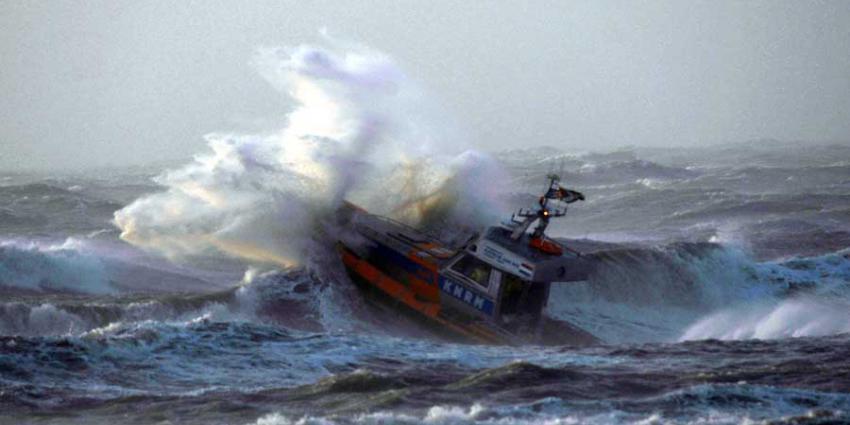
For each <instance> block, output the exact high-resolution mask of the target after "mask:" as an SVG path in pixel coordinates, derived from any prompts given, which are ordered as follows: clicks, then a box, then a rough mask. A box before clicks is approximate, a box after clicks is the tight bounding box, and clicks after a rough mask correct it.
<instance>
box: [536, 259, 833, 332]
mask: <svg viewBox="0 0 850 425" xmlns="http://www.w3.org/2000/svg"><path fill="white" fill-rule="evenodd" d="M591 257H592V258H593V260H595V261H597V262H598V266H597V271H596V272H595V274H594V275H592V276H591V278H590V279H589V280H588V281H587V282H576V283H562V284H556V285H555V286H554V288H553V293H552V299H551V300H550V304H549V311H550V314H553V315H554V316H556V317H560V318H564V319H566V320H569V321H571V322H573V323H576V324H578V325H580V326H582V327H583V328H584V329H586V330H588V331H590V332H591V333H594V334H595V335H597V336H600V337H602V338H603V339H604V340H605V341H608V342H611V343H620V342H628V341H633V342H640V341H665V340H666V341H676V340H692V339H708V338H717V339H749V338H783V337H801V336H821V335H834V334H840V333H845V332H850V308H849V307H850V285H848V282H850V252H848V251H846V250H845V251H841V252H837V253H833V254H828V255H823V256H817V257H809V258H796V259H791V260H784V261H782V260H780V261H768V262H757V261H755V260H753V259H752V258H751V257H750V256H749V255H747V254H746V253H744V252H743V251H741V250H738V249H734V248H731V247H727V246H722V245H716V244H710V243H700V244H686V243H677V244H673V245H668V246H664V247H659V248H623V249H614V250H609V251H604V252H601V253H600V254H596V255H591Z"/></svg>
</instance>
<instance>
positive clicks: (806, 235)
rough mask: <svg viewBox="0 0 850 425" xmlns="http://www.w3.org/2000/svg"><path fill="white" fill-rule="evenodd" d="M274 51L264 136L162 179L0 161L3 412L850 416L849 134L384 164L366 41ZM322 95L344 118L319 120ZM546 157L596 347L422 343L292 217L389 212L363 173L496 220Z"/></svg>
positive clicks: (595, 418) (573, 294)
mask: <svg viewBox="0 0 850 425" xmlns="http://www.w3.org/2000/svg"><path fill="white" fill-rule="evenodd" d="M286 54H287V55H290V54H291V55H294V57H295V58H296V59H299V60H301V62H299V61H298V60H295V59H292V60H289V61H288V62H284V64H285V66H284V69H283V71H281V70H279V69H277V70H276V68H274V67H272V68H271V70H268V69H266V71H267V73H271V74H275V72H282V73H284V74H287V73H289V74H292V73H293V72H294V73H296V74H298V75H299V76H300V77H303V78H306V80H303V79H302V80H300V81H299V82H296V83H292V82H291V81H290V82H289V83H287V84H295V87H300V88H301V89H302V92H301V94H300V95H298V94H296V95H295V96H296V98H299V99H300V102H301V105H302V109H299V110H297V111H296V112H295V113H294V114H293V115H292V116H290V117H289V120H290V122H289V124H288V125H287V127H286V130H285V131H284V132H283V133H282V134H280V135H277V136H263V137H258V136H257V137H248V136H245V137H230V136H211V138H210V145H211V148H212V149H211V150H212V151H213V153H212V154H209V156H201V157H199V158H196V159H195V160H194V161H193V162H191V163H190V165H187V166H182V168H181V167H165V169H167V170H170V171H168V172H167V173H165V174H163V171H164V170H163V169H161V168H162V167H154V168H151V169H135V170H126V169H125V170H97V171H92V172H80V173H73V174H72V173H69V174H57V173H51V174H49V175H48V174H38V173H18V174H9V173H7V174H2V175H0V423H2V424H7V423H8V424H18V423H51V424H52V423H55V424H69V423H70V424H73V423H80V424H83V423H85V424H89V423H140V424H148V423H186V424H194V423H197V424H289V423H304V424H312V423H316V424H329V423H411V424H413V423H434V424H442V423H445V424H463V423H491V424H513V423H545V424H562V423H563V424H570V423H667V422H672V423H741V422H762V421H763V422H766V423H841V422H847V421H850V360H848V358H850V148H848V147H846V146H838V145H831V146H826V145H823V146H814V147H813V146H805V147H801V146H796V145H794V144H784V143H779V142H775V141H769V140H763V141H757V142H753V143H750V144H740V145H728V146H718V147H711V148H700V149H683V148H671V149H645V148H624V149H620V150H616V151H613V152H567V151H561V150H558V149H555V148H534V149H519V150H512V151H502V152H496V153H493V155H484V154H470V153H466V154H461V155H460V156H457V157H454V158H450V159H439V158H437V157H435V156H433V155H432V152H427V151H424V152H418V151H417V149H419V148H418V147H415V149H414V148H410V147H408V148H405V149H401V151H402V152H401V153H398V152H391V153H388V152H387V151H386V150H380V149H378V148H376V147H371V146H369V144H370V143H372V142H374V141H375V140H378V139H381V138H387V139H392V140H398V139H399V138H404V137H407V136H409V135H410V134H413V135H415V136H417V137H419V136H421V132H417V131H413V132H409V131H398V128H397V126H396V127H394V128H395V129H394V130H393V131H391V132H389V133H387V132H386V129H387V128H388V127H393V126H392V125H390V124H391V123H392V119H391V118H393V117H394V116H395V115H394V114H396V113H398V112H399V110H398V109H397V108H393V107H389V106H386V105H384V106H380V107H379V106H375V105H380V102H377V103H376V102H375V101H374V97H373V96H372V95H371V94H372V93H373V91H374V90H375V87H376V86H378V90H379V91H380V92H381V93H383V92H384V91H386V90H384V88H382V87H384V85H382V84H383V83H380V82H382V81H387V80H386V79H387V78H389V79H390V80H391V81H392V82H393V84H390V85H388V86H391V87H392V89H391V90H388V91H387V93H389V96H393V97H395V96H397V95H398V93H400V92H404V91H405V90H406V89H405V87H407V86H406V85H405V84H406V83H404V80H403V79H400V78H401V77H400V76H399V75H397V73H396V72H395V71H394V70H393V69H392V68H391V67H389V65H388V62H386V61H385V60H384V59H385V58H381V57H380V56H377V57H376V56H374V55H371V53H370V54H368V55H366V56H359V57H354V59H351V58H348V59H346V61H343V62H339V61H336V59H335V57H334V56H332V55H331V56H323V55H322V54H321V51H314V50H306V51H305V50H303V49H302V50H300V51H296V52H295V53H292V52H287V53H286ZM370 55H371V56H370ZM364 58H365V59H364ZM370 58H371V59H370ZM376 58H377V59H376ZM367 59H369V60H367ZM370 60H371V62H370ZM335 61H336V62H335ZM305 64H307V65H309V66H307V67H306V68H305V67H304V65H305ZM299 66H301V67H300V68H299ZM293 69H294V70H293ZM377 71H380V72H377ZM289 74H287V75H289ZM376 75H378V76H380V78H378V77H376ZM290 76H291V75H290ZM317 76H318V77H317ZM367 77H368V78H367ZM316 79H318V80H320V81H322V82H323V83H322V84H320V85H316V84H312V85H311V84H310V83H311V82H315V81H316ZM305 81H306V85H303V84H305ZM328 81H330V82H331V83H332V84H330V83H329V84H325V82H328ZM379 83H380V84H379ZM340 84H342V85H343V87H342V88H341V87H340V86H339V85H340ZM286 87H290V88H291V87H292V86H291V85H290V86H286ZM305 93H307V94H305ZM340 93H341V94H340ZM367 94H368V96H367ZM299 96H300V97H299ZM335 96H336V97H335ZM381 96H383V95H381ZM316 98H318V100H315V99H316ZM316 102H318V103H316ZM364 103H365V104H368V105H370V107H369V108H365V109H364V107H363V106H362V104H364ZM329 105H330V106H333V105H336V106H337V109H335V115H334V116H333V117H331V118H332V119H329V120H330V121H332V122H334V123H336V122H338V121H339V120H342V122H343V123H344V125H340V126H338V127H339V128H336V127H333V126H331V127H333V128H335V130H334V131H326V129H327V127H326V126H324V127H322V128H323V129H325V130H322V131H319V130H317V128H315V127H311V125H312V124H315V123H316V120H315V119H307V118H305V115H306V116H312V115H311V114H319V115H320V116H321V114H322V113H323V111H325V110H326V109H327V108H328V107H330V106H329ZM352 111H355V112H356V113H353V112H352ZM401 112H402V113H403V114H407V113H408V112H409V111H405V110H401ZM304 122H306V123H308V124H310V125H307V124H304V125H301V124H303V123H304ZM299 123H301V124H299ZM376 123H380V124H376ZM296 124H298V125H296ZM325 124H327V123H325ZM305 126H306V127H305ZM305 133H306V134H316V137H317V138H313V139H311V142H310V144H308V146H307V148H306V149H302V150H299V152H298V153H297V154H296V153H293V152H292V151H287V150H286V149H279V147H280V146H290V147H291V146H292V145H293V144H296V145H297V144H298V143H303V142H304V140H305V138H304V134H305ZM379 134H380V135H379ZM376 135H379V136H376ZM335 140H348V142H347V143H343V144H341V145H335V144H333V141H335ZM317 143H318V144H317ZM317 146H318V148H317ZM302 148H303V146H302ZM317 152H318V153H322V155H317ZM328 152H331V153H332V155H325V154H327V153H328ZM376 153H380V155H379V157H381V158H386V157H387V156H390V157H392V155H397V157H398V158H404V163H405V164H406V166H405V167H404V168H402V169H399V168H392V167H389V169H381V168H380V167H375V166H373V165H371V164H370V163H369V161H368V160H366V159H365V158H369V157H370V156H374V154H376ZM293 155H294V156H293ZM425 157H427V158H437V159H429V160H428V161H427V162H424V163H423V162H421V161H420V162H418V163H417V161H418V159H417V158H419V159H421V158H425ZM293 158H295V159H293ZM295 160H297V161H296V165H297V166H298V167H301V168H299V169H295V168H293V166H292V164H293V161H295ZM305 164H306V165H309V167H304V166H305ZM340 164H343V165H344V166H341V165H340ZM364 164H365V165H364ZM411 164H413V165H411ZM298 167H296V168H298ZM340 170H346V172H345V173H340ZM400 170H401V171H400ZM482 170H483V171H482ZM295 171H297V172H295ZM352 171H356V173H352ZM548 172H558V173H560V174H561V176H562V180H563V182H564V184H565V185H566V186H568V187H570V188H574V189H577V190H580V191H582V192H584V193H585V195H586V196H587V201H585V202H583V203H578V204H573V205H571V206H570V210H569V214H568V216H567V217H565V218H563V219H560V221H558V222H555V223H554V224H553V225H552V226H551V228H550V233H551V234H552V235H554V236H558V237H560V238H562V239H563V240H564V241H565V243H567V244H569V245H570V246H572V247H574V248H577V249H580V250H583V251H585V252H588V253H589V254H588V255H590V256H592V257H594V258H595V259H596V260H598V261H599V263H600V264H601V265H602V266H601V267H599V268H598V270H597V271H596V273H595V274H594V275H593V276H591V278H590V279H589V280H588V281H586V282H577V283H562V284H556V285H555V286H554V287H553V293H552V297H551V299H550V303H549V305H548V307H547V314H549V315H551V316H554V317H557V318H561V319H564V320H568V321H570V322H572V323H575V324H576V325H578V326H580V327H582V328H584V329H586V330H588V331H589V332H591V333H593V334H595V335H597V336H599V337H600V338H601V339H602V340H603V341H604V342H603V343H602V344H601V345H598V346H594V347H586V348H575V347H567V346H564V347H545V348H544V347H532V346H529V347H491V346H477V345H464V344H457V343H449V342H445V341H441V340H439V339H435V338H434V337H432V336H431V335H429V334H427V333H425V332H424V331H423V330H422V329H420V328H419V327H418V326H417V325H416V324H415V323H411V322H409V321H408V319H402V318H399V317H395V316H388V315H387V313H386V312H381V311H375V310H373V309H372V308H370V307H369V306H368V305H367V304H366V303H364V301H363V299H362V298H361V295H360V294H359V293H358V292H357V291H356V290H355V289H354V287H353V286H352V285H351V284H350V282H349V281H348V278H347V277H346V276H345V274H344V273H343V272H342V270H341V269H340V264H339V260H338V258H337V257H336V255H335V254H334V251H333V249H332V246H330V245H328V243H329V242H330V243H331V245H332V241H333V236H334V233H333V232H334V230H333V228H332V227H322V226H321V225H320V224H319V223H316V222H312V221H309V220H308V219H309V218H310V216H312V215H316V214H319V213H318V211H321V210H323V209H326V208H327V207H328V206H332V205H333V203H332V202H331V200H334V199H339V198H342V197H349V198H350V197H355V198H359V199H360V200H361V201H363V202H365V203H367V204H370V206H371V207H374V208H379V209H380V207H382V206H383V207H384V209H385V210H389V209H388V208H387V205H381V204H380V203H376V202H375V198H376V197H375V194H374V193H369V190H365V191H364V190H362V187H363V186H364V185H365V186H368V184H372V183H375V182H378V183H381V186H380V187H381V190H380V192H381V193H380V194H379V195H381V196H382V197H383V198H392V197H393V196H400V195H394V194H395V193H397V192H393V191H392V190H390V189H392V187H391V186H392V185H391V183H387V181H381V178H382V176H384V177H386V176H387V175H392V176H396V177H398V176H399V175H400V174H399V173H402V174H403V175H407V176H408V177H410V178H409V179H400V180H399V184H400V187H399V188H397V189H402V190H401V192H403V193H407V194H409V193H410V192H411V187H410V185H411V184H412V183H411V181H413V182H415V186H416V187H417V188H420V189H422V188H423V187H424V188H425V189H423V190H422V192H423V193H417V195H416V196H413V197H410V199H401V198H399V199H394V200H393V202H392V203H393V204H395V205H414V204H415V205H416V208H414V209H415V210H417V211H420V210H421V209H422V208H425V206H427V207H433V205H434V204H440V202H443V201H445V199H446V197H448V198H452V199H453V203H452V205H453V208H455V209H456V211H457V210H458V209H459V211H461V212H462V214H460V215H463V216H467V215H468V213H469V211H477V210H476V209H475V207H476V206H478V207H481V206H486V207H487V209H490V210H495V211H498V212H499V214H501V213H503V212H504V211H503V210H501V209H500V208H502V207H504V206H509V207H518V206H527V205H529V204H531V203H533V202H534V199H535V196H536V195H537V194H538V193H539V192H540V191H541V190H542V188H543V185H544V184H545V174H546V173H548ZM369 173H371V174H372V175H371V177H369V178H366V179H364V180H362V181H360V182H359V184H360V186H361V187H360V189H361V190H360V191H359V192H358V191H357V189H358V188H357V187H353V188H352V187H349V186H350V185H351V184H352V182H353V180H352V178H353V177H352V176H357V177H359V176H361V175H366V174H369ZM405 173H406V174H405ZM155 176H158V177H156V178H155V179H154V177H155ZM411 176H412V177H411ZM494 176H495V177H494ZM355 180H356V179H355ZM497 180H498V181H500V183H499V184H498V190H492V186H496V185H495V184H493V185H490V184H489V183H493V182H495V181H497ZM293 181H295V183H293ZM393 181H396V180H393ZM354 183H357V182H354ZM388 185H389V186H388ZM317 187H318V188H320V189H321V190H318V191H314V190H313V189H316V188H317ZM470 188H471V189H472V190H470ZM447 193H448V195H447ZM307 194H309V196H307ZM434 194H436V195H434ZM476 196H480V198H476ZM467 198H471V199H473V200H474V201H475V202H471V203H464V202H463V201H464V200H465V199H467ZM435 199H436V200H435ZM384 200H386V199H384ZM370 201H371V203H370ZM423 204H426V205H425V206H423ZM299 211H302V212H309V213H310V214H308V215H307V216H305V215H303V214H298V212H299ZM396 212H398V211H396ZM402 213H403V214H402V215H404V211H402ZM477 219H478V220H487V219H489V217H487V214H481V215H480V216H478V217H477ZM311 235H312V236H311Z"/></svg>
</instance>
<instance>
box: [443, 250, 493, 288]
mask: <svg viewBox="0 0 850 425" xmlns="http://www.w3.org/2000/svg"><path fill="white" fill-rule="evenodd" d="M490 269H491V267H490V266H489V265H488V264H487V263H485V262H483V261H481V260H479V259H477V258H475V257H473V256H471V255H465V256H464V257H463V258H461V259H460V260H458V262H456V263H455V264H454V265H453V266H452V270H454V271H456V272H458V273H460V274H462V275H464V276H466V277H468V278H470V279H472V280H473V281H475V283H477V284H479V285H481V286H482V287H484V288H487V287H488V286H490Z"/></svg>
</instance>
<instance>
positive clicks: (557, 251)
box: [528, 238, 564, 255]
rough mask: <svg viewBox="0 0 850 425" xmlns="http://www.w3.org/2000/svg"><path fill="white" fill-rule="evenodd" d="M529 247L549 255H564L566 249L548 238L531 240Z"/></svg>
mask: <svg viewBox="0 0 850 425" xmlns="http://www.w3.org/2000/svg"><path fill="white" fill-rule="evenodd" d="M528 245H529V246H530V247H532V248H534V249H536V250H538V251H540V252H543V253H545V254H549V255H562V254H563V253H564V248H563V247H561V245H559V244H558V243H557V242H554V241H551V240H549V239H546V238H531V242H529V243H528Z"/></svg>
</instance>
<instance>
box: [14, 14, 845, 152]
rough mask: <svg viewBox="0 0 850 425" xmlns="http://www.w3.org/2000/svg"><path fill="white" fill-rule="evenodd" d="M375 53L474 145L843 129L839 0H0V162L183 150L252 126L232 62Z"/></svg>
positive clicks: (275, 107)
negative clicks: (335, 40) (266, 52)
mask: <svg viewBox="0 0 850 425" xmlns="http://www.w3.org/2000/svg"><path fill="white" fill-rule="evenodd" d="M323 27H324V28H327V29H328V30H329V31H330V33H331V34H334V35H337V36H341V37H344V38H347V39H351V40H353V41H357V42H360V43H363V44H366V45H369V46H372V47H374V48H377V49H379V50H382V51H384V52H386V53H388V54H389V55H391V56H392V57H393V58H395V59H396V60H397V62H399V63H400V64H401V66H402V67H403V68H404V69H405V70H406V71H407V73H408V74H409V75H410V76H412V77H413V78H415V79H416V80H418V81H419V82H420V83H421V84H422V85H423V86H424V87H426V88H427V89H428V91H429V92H430V94H431V95H432V96H433V97H434V98H435V99H437V101H438V102H439V103H440V104H441V105H442V106H443V107H444V108H445V110H446V111H447V113H448V114H450V116H455V117H457V120H456V121H457V123H459V124H460V125H461V126H462V127H463V128H464V130H465V131H466V133H468V134H469V135H470V137H471V139H472V143H473V144H474V145H475V146H477V147H479V148H501V147H508V146H514V145H540V144H549V145H556V146H565V147H572V148H578V149H588V150H593V149H606V148H610V147H615V146H620V145H627V144H634V145H656V146H657V145H697V144H705V143H718V142H734V141H742V140H748V139H754V138H762V137H772V138H777V139H782V140H805V141H818V142H822V141H832V142H843V143H847V142H850V2H848V1H834V2H803V1H793V2H786V1H778V0H773V1H750V2H715V1H705V2H696V1H693V2H686V1H671V2H632V1H629V2H600V1H583V2H567V1H552V2H493V1H451V2H448V1H446V2H430V1H427V2H425V1H423V2H408V1H380V2H371V1H357V2H339V1H337V2H319V1H303V2H260V1H252V2H236V1H233V2H213V1H198V2H189V1H185V2H175V1H162V2H159V1H108V2H99V1H88V2H65V1H58V0H57V1H50V2H36V1H20V2H13V1H8V0H6V1H2V2H1V3H0V167H4V168H9V167H15V168H17V167H37V168H54V167H56V168H59V167H62V168H65V167H76V166H84V165H107V164H119V165H120V164H129V163H144V162H149V161H158V160H165V159H171V158H177V157H186V156H188V155H191V154H192V153H195V152H198V151H200V150H201V149H203V146H204V142H203V140H202V139H201V136H202V135H203V134H205V133H208V132H213V131H229V130H236V131H258V130H271V129H275V128H277V127H279V126H280V125H281V124H282V121H281V117H282V114H283V113H285V112H286V111H287V110H289V105H288V101H287V99H285V98H283V97H281V96H280V95H279V94H278V93H276V92H274V91H273V90H272V89H271V87H270V86H269V85H268V84H267V83H266V82H265V81H263V80H262V78H260V77H259V75H258V74H257V73H256V72H255V71H254V70H253V69H252V67H251V66H250V64H249V62H250V60H251V57H252V55H253V53H254V49H255V48H256V47H258V46H263V45H265V46H276V45H296V44H300V43H303V42H316V41H318V40H319V36H318V29H319V28H323Z"/></svg>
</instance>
